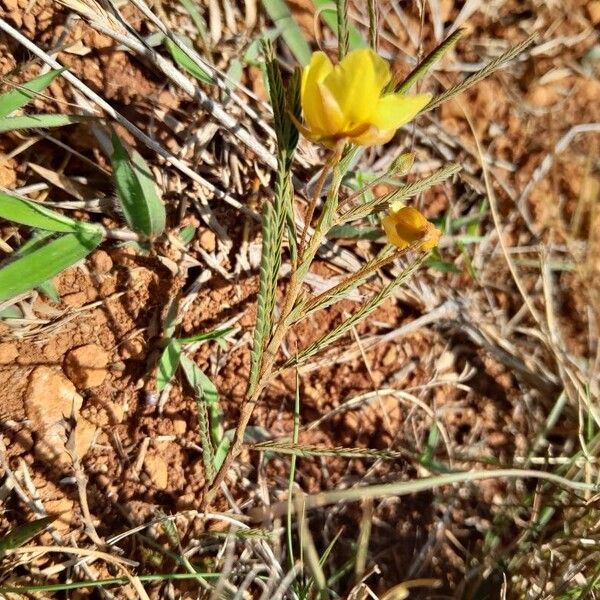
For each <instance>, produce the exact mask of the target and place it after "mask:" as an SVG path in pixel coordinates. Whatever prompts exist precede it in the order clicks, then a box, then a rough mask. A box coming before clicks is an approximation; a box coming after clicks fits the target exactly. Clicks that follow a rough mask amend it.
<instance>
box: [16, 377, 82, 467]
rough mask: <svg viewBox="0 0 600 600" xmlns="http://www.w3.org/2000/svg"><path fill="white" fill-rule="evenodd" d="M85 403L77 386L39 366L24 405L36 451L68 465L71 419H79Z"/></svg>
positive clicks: (30, 379) (48, 458)
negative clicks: (67, 444) (68, 432)
mask: <svg viewBox="0 0 600 600" xmlns="http://www.w3.org/2000/svg"><path fill="white" fill-rule="evenodd" d="M82 402H83V399H82V397H81V396H80V395H79V394H78V393H77V391H76V390H75V386H74V385H73V384H72V383H71V382H70V381H69V380H68V379H67V378H66V377H65V376H64V375H63V374H62V373H61V372H60V371H55V370H54V369H51V368H50V367H36V368H35V369H34V370H33V371H32V372H31V374H30V376H29V383H28V386H27V390H26V391H25V396H24V398H23V405H24V406H25V412H26V415H27V418H28V419H29V420H30V421H31V425H30V429H31V431H32V432H33V433H34V434H35V452H36V454H37V455H38V456H40V457H41V458H42V459H44V460H47V461H56V462H58V463H59V464H68V462H69V459H68V455H67V453H66V450H65V442H66V435H67V434H66V428H67V424H68V420H70V419H71V418H74V419H75V420H76V419H77V417H78V416H79V410H80V409H81V404H82Z"/></svg>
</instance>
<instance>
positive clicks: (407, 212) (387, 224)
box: [382, 206, 442, 252]
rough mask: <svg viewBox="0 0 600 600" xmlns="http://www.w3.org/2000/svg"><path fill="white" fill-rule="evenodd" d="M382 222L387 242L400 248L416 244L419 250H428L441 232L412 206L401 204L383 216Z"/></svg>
mask: <svg viewBox="0 0 600 600" xmlns="http://www.w3.org/2000/svg"><path fill="white" fill-rule="evenodd" d="M382 224H383V229H384V230H385V234H386V236H387V239H388V241H389V243H390V244H394V246H398V248H400V249H403V248H408V246H410V245H411V244H416V245H417V246H416V247H417V248H418V249H419V250H423V251H425V252H428V251H429V250H433V249H434V248H435V247H436V246H437V245H438V241H439V239H440V235H441V234H442V232H441V231H440V230H439V229H438V228H437V227H435V225H434V224H433V223H430V222H429V221H428V220H427V219H426V218H425V217H424V216H423V215H422V214H421V213H420V212H419V211H418V210H417V209H416V208H413V207H412V206H403V207H402V208H400V209H398V210H397V211H393V212H391V213H390V214H389V215H387V216H386V217H384V218H383V221H382ZM419 242H420V243H419Z"/></svg>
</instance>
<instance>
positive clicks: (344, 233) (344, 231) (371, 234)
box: [327, 225, 383, 240]
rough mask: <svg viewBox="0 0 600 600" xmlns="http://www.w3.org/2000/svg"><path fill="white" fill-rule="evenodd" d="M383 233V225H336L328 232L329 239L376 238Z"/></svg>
mask: <svg viewBox="0 0 600 600" xmlns="http://www.w3.org/2000/svg"><path fill="white" fill-rule="evenodd" d="M382 235H383V233H382V230H381V227H355V226H354V225H336V226H335V227H332V228H331V230H330V231H329V233H328V234H327V239H330V240H335V239H349V240H376V239H379V238H380V237H381V236H382Z"/></svg>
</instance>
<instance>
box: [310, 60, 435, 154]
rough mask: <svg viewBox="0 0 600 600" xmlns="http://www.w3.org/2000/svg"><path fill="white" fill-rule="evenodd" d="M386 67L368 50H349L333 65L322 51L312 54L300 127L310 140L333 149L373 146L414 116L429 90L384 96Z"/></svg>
mask: <svg viewBox="0 0 600 600" xmlns="http://www.w3.org/2000/svg"><path fill="white" fill-rule="evenodd" d="M390 79H391V73H390V67H389V65H388V63H387V61H385V60H384V59H383V58H381V57H380V56H378V55H377V54H375V52H373V50H371V49H370V48H364V49H360V50H353V51H352V52H349V53H348V54H347V55H346V56H345V57H344V59H343V60H342V61H341V62H340V63H339V64H338V65H335V66H333V65H332V64H331V61H330V60H329V58H328V57H327V55H326V54H325V53H324V52H314V53H313V55H312V57H311V59H310V64H309V65H308V66H307V67H305V68H304V71H303V73H302V90H301V101H302V112H303V115H304V123H305V124H304V125H300V130H301V131H302V133H303V134H304V136H305V137H307V138H308V139H309V140H311V141H313V142H317V143H320V144H323V145H324V146H327V147H329V148H333V147H335V146H336V144H337V143H339V142H341V141H344V142H351V143H353V144H358V145H360V146H373V145H374V144H385V143H386V142H389V141H390V139H391V138H392V136H393V135H394V133H395V132H396V130H397V129H398V128H399V127H401V126H402V125H404V124H406V123H408V122H409V121H410V120H411V119H413V118H414V117H415V116H416V115H417V114H418V113H419V112H420V111H421V109H423V108H424V107H425V105H426V104H427V103H428V102H429V101H430V100H431V94H419V95H417V96H405V95H404V94H393V93H392V94H385V95H383V93H384V90H385V87H386V85H387V84H388V83H389V81H390Z"/></svg>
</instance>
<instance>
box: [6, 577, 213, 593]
mask: <svg viewBox="0 0 600 600" xmlns="http://www.w3.org/2000/svg"><path fill="white" fill-rule="evenodd" d="M198 577H202V578H204V579H218V578H219V577H222V574H221V573H200V572H195V573H155V574H152V575H137V578H138V579H139V580H140V581H158V582H164V581H183V580H186V579H197V578H198ZM130 582H131V580H130V579H129V578H128V577H110V578H108V579H89V580H85V581H71V582H69V583H48V584H45V585H24V586H7V585H4V586H0V594H35V593H42V592H62V591H66V590H78V589H83V588H94V587H105V586H109V585H127V584H128V583H130Z"/></svg>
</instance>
